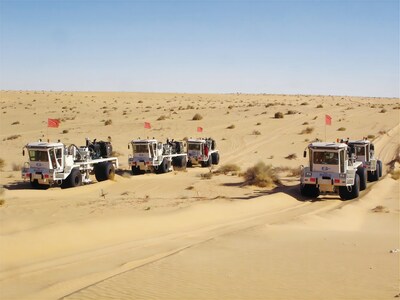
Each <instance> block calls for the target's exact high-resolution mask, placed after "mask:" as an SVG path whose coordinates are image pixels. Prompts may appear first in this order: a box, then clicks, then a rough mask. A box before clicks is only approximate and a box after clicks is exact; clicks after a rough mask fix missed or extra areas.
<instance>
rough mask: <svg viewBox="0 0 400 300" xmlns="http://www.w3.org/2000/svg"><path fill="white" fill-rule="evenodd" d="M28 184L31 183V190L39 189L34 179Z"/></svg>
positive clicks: (37, 182)
mask: <svg viewBox="0 0 400 300" xmlns="http://www.w3.org/2000/svg"><path fill="white" fill-rule="evenodd" d="M30 183H31V187H32V188H34V189H39V188H40V184H39V181H38V180H37V179H34V180H33V181H31V182H30Z"/></svg>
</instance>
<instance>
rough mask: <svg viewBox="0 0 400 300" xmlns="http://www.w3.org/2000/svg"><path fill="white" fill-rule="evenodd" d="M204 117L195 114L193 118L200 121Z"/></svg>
mask: <svg viewBox="0 0 400 300" xmlns="http://www.w3.org/2000/svg"><path fill="white" fill-rule="evenodd" d="M202 119H203V116H202V115H200V114H195V115H194V116H193V118H192V120H193V121H198V120H202Z"/></svg>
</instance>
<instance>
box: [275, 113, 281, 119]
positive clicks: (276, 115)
mask: <svg viewBox="0 0 400 300" xmlns="http://www.w3.org/2000/svg"><path fill="white" fill-rule="evenodd" d="M274 118H275V119H283V113H281V112H277V113H275V115H274Z"/></svg>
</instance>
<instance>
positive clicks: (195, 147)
mask: <svg viewBox="0 0 400 300" xmlns="http://www.w3.org/2000/svg"><path fill="white" fill-rule="evenodd" d="M200 148H201V144H200V143H192V144H188V149H189V150H197V151H200Z"/></svg>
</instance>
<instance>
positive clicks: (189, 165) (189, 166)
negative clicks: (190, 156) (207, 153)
mask: <svg viewBox="0 0 400 300" xmlns="http://www.w3.org/2000/svg"><path fill="white" fill-rule="evenodd" d="M186 167H188V168H191V167H193V164H192V162H191V161H190V160H188V162H187V163H186Z"/></svg>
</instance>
